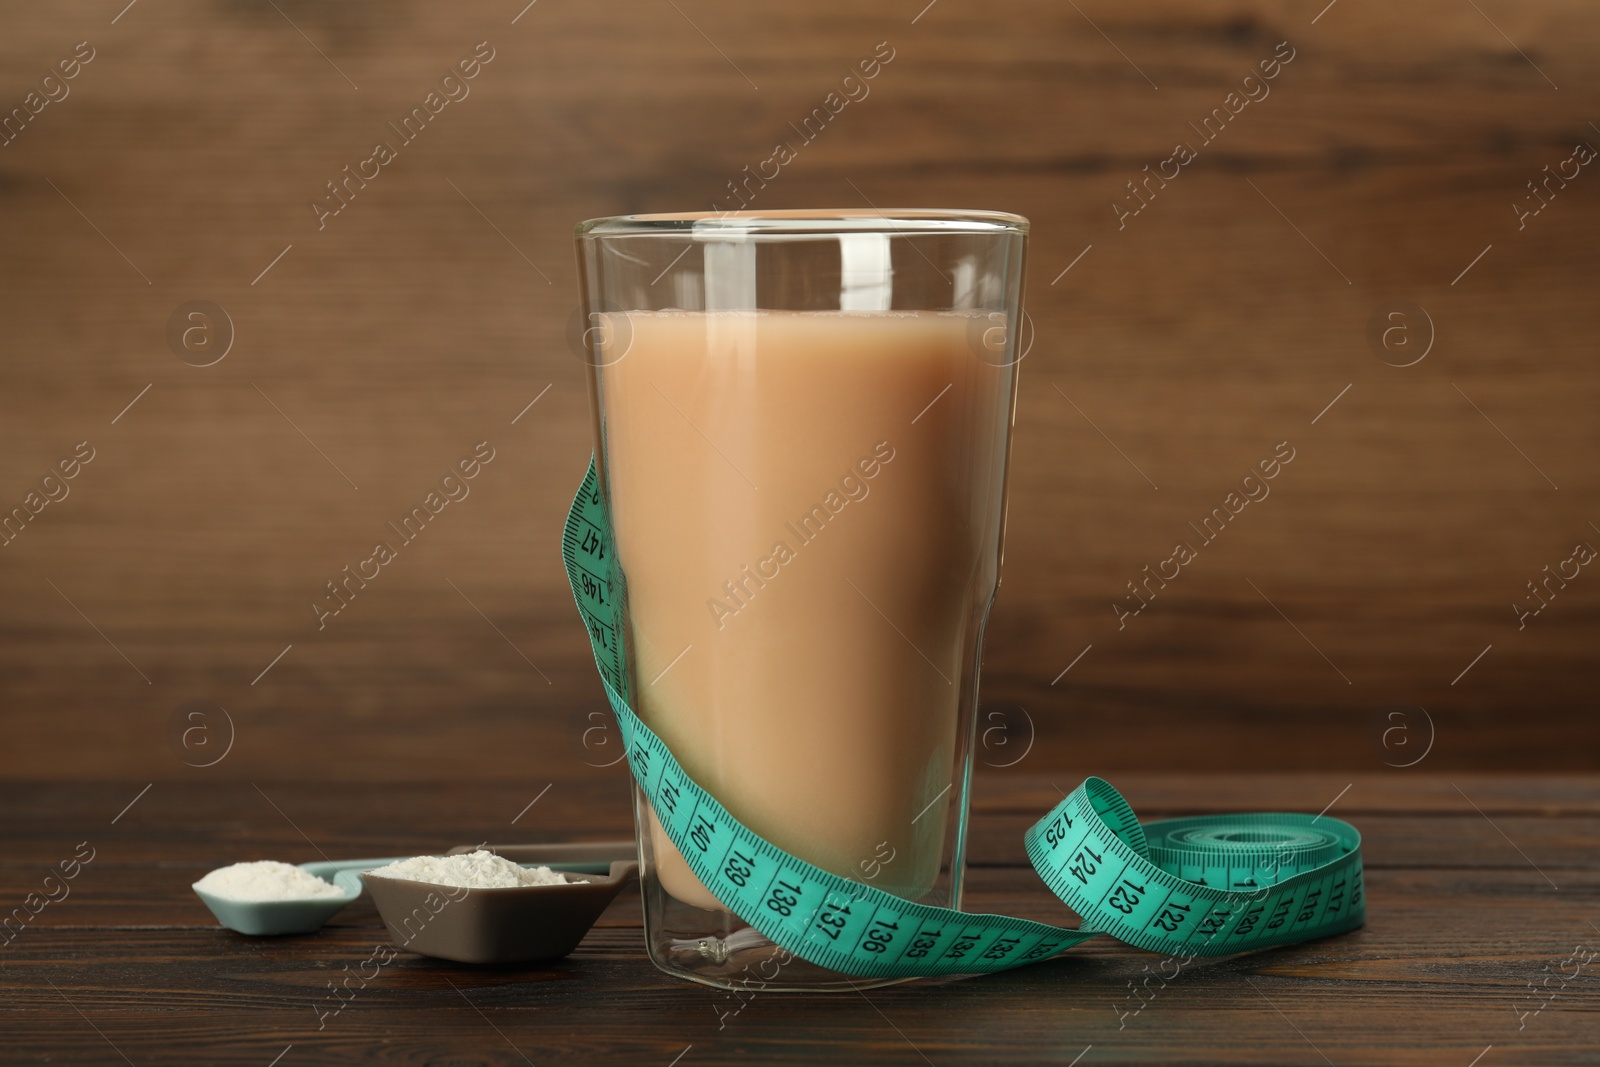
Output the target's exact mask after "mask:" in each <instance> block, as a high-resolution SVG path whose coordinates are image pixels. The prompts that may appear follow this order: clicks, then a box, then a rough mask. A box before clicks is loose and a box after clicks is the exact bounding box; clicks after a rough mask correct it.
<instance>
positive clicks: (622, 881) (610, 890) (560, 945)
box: [363, 841, 639, 963]
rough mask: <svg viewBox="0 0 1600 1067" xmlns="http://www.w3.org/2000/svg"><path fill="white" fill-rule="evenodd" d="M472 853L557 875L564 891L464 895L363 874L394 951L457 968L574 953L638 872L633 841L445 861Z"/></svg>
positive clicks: (525, 848)
mask: <svg viewBox="0 0 1600 1067" xmlns="http://www.w3.org/2000/svg"><path fill="white" fill-rule="evenodd" d="M478 848H485V849H488V850H489V851H490V852H493V853H495V854H496V855H499V856H503V857H505V858H506V859H508V860H512V861H513V862H516V863H520V864H523V865H524V866H532V865H537V866H544V867H549V868H551V869H552V870H555V871H559V872H561V873H563V874H564V875H565V876H566V878H567V884H565V885H533V886H508V887H504V888H494V889H464V888H461V887H459V886H443V885H435V884H433V883H430V882H417V881H412V880H410V879H405V878H388V877H384V876H383V875H375V874H372V873H371V868H367V870H366V873H365V874H364V875H363V878H364V880H365V881H366V885H367V889H368V891H369V892H371V894H372V899H373V902H374V903H375V904H377V906H378V914H379V915H380V916H382V918H383V924H384V926H386V927H388V930H389V936H390V937H391V938H392V939H393V941H394V943H395V945H396V946H397V947H399V948H403V949H406V950H407V951H410V952H416V953H419V954H421V955H424V956H435V957H438V958H439V959H446V960H454V961H456V962H458V963H523V962H531V961H536V960H553V959H559V958H560V957H562V956H565V955H567V954H568V953H569V952H571V951H572V950H573V949H575V948H577V947H578V942H580V941H582V940H583V938H584V935H585V934H587V933H588V932H589V930H590V928H591V927H593V926H594V924H595V920H597V919H599V918H600V915H601V913H602V912H604V911H605V910H606V907H607V906H608V905H609V904H610V903H611V902H612V900H614V899H616V896H617V894H618V893H619V892H621V890H622V887H623V886H624V885H627V884H628V883H630V882H632V881H633V879H634V878H635V876H636V875H637V874H638V871H639V865H638V863H637V862H636V860H635V856H636V855H637V850H636V848H635V846H634V843H633V842H632V841H601V842H589V843H584V844H576V845H463V846H461V847H458V848H453V849H451V850H450V851H449V852H448V853H446V855H451V856H454V855H459V854H461V853H464V852H472V851H475V850H476V849H478ZM575 878H582V879H584V880H583V881H581V882H578V881H574V880H573V879H575Z"/></svg>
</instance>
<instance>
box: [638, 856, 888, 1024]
mask: <svg viewBox="0 0 1600 1067" xmlns="http://www.w3.org/2000/svg"><path fill="white" fill-rule="evenodd" d="M644 891H645V893H646V894H647V895H648V896H650V897H654V899H653V900H648V901H647V904H646V908H645V915H646V921H645V943H646V946H647V948H648V949H649V953H650V962H651V963H654V964H655V965H656V966H657V967H658V968H659V969H660V970H662V971H663V972H665V973H667V974H670V975H672V976H673V977H675V978H685V979H688V980H689V981H691V982H698V983H700V984H701V985H707V986H711V987H712V988H713V989H724V990H728V991H730V992H732V993H733V994H734V997H735V998H736V1000H738V1001H739V1002H740V1003H742V1002H743V1001H745V1000H748V999H749V998H750V997H751V996H753V995H755V994H756V993H779V992H783V993H798V992H807V991H822V992H828V991H835V992H837V991H843V992H850V991H852V990H862V989H878V988H880V987H882V986H890V985H901V984H904V983H906V982H915V981H918V980H919V979H915V978H853V977H851V976H849V975H846V974H841V973H840V972H838V971H834V970H830V969H828V968H826V967H818V966H817V965H816V964H814V963H807V962H806V961H805V960H803V959H801V958H800V957H799V956H796V955H794V954H792V953H790V952H789V951H788V950H787V949H784V948H782V947H781V946H779V945H775V944H773V943H772V942H771V941H769V940H767V938H766V937H765V936H764V935H763V934H762V933H761V932H760V931H758V930H756V929H755V928H754V927H752V926H749V925H747V924H746V923H745V921H744V920H743V919H741V918H739V917H738V916H737V915H734V914H732V913H730V912H727V911H721V910H718V911H708V910H706V909H704V908H696V907H693V906H691V905H689V904H685V903H683V902H682V901H680V900H677V899H676V898H674V897H672V896H670V895H669V894H668V893H667V892H666V891H665V890H663V889H662V888H661V884H660V883H659V882H657V881H656V880H655V879H654V878H653V877H652V878H647V879H646V884H645V886H644ZM652 919H654V920H655V921H654V922H652V921H651V920H652ZM732 1004H733V1002H732V1001H730V1005H732Z"/></svg>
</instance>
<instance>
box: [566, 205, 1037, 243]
mask: <svg viewBox="0 0 1600 1067" xmlns="http://www.w3.org/2000/svg"><path fill="white" fill-rule="evenodd" d="M1027 232H1028V220H1027V219H1026V218H1023V217H1022V216H1021V215H1013V214H1010V213H1008V212H1004V211H965V210H953V209H945V208H892V209H890V210H888V211H879V210H876V209H858V208H842V209H825V208H814V209H789V210H781V211H776V210H775V211H687V212H665V213H653V214H642V215H611V216H608V217H606V218H598V219H588V220H586V221H584V222H581V223H579V224H578V227H577V231H576V234H575V236H576V237H578V238H580V239H581V238H590V237H641V236H652V235H654V236H674V235H675V236H678V237H688V236H693V237H717V236H725V237H739V236H744V235H752V236H761V235H773V236H785V235H795V236H813V237H815V236H825V235H828V234H835V233H885V234H941V233H958V234H997V235H998V234H1026V233H1027Z"/></svg>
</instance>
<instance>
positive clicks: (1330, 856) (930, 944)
mask: <svg viewBox="0 0 1600 1067" xmlns="http://www.w3.org/2000/svg"><path fill="white" fill-rule="evenodd" d="M561 549H562V552H561V554H562V558H563V560H564V561H565V563H566V567H567V578H568V580H569V581H570V582H571V583H572V595H573V598H574V599H575V600H576V601H577V604H578V611H579V612H580V613H581V614H582V616H583V619H584V624H585V625H586V627H587V628H588V631H589V641H590V644H591V645H592V646H593V649H594V659H595V663H596V665H598V666H599V668H600V677H601V680H602V681H603V682H604V684H605V688H606V696H607V697H608V698H609V699H610V701H611V708H612V710H613V711H615V712H616V715H617V722H618V724H619V726H620V727H621V730H622V735H623V743H624V744H625V746H626V751H627V756H628V766H629V768H630V769H631V770H632V771H633V777H634V779H635V780H636V781H637V782H638V783H639V787H640V788H641V789H642V790H643V791H644V795H645V796H646V797H647V798H648V799H649V801H650V806H651V807H652V808H653V809H654V810H655V813H656V816H657V818H658V819H659V820H660V822H661V825H662V828H663V829H664V830H665V831H666V835H667V838H668V840H670V841H671V842H672V843H673V845H674V846H676V847H677V849H678V851H679V852H681V853H682V854H683V857H684V859H685V860H686V861H687V862H688V864H689V869H690V870H691V871H693V872H694V874H695V877H697V878H699V879H700V881H701V882H702V883H703V884H704V885H705V886H706V888H707V889H709V890H710V891H711V892H712V893H713V894H714V895H715V896H716V898H717V899H718V900H720V901H721V902H722V903H723V904H724V905H726V906H727V908H728V909H729V910H730V911H732V912H733V913H734V914H735V915H737V916H739V918H740V919H742V920H744V921H745V922H746V923H748V924H749V925H751V926H753V927H754V928H755V929H756V930H758V931H760V932H761V933H762V934H763V935H764V936H766V937H767V939H768V940H770V941H772V942H773V943H775V944H777V945H779V946H781V947H782V948H783V949H785V950H786V951H788V952H790V953H791V954H793V955H796V956H799V957H800V958H801V959H803V960H806V961H808V962H810V963H814V964H817V965H818V966H821V967H827V968H830V969H832V970H835V971H839V972H842V973H844V974H848V975H854V976H857V977H862V978H910V977H918V976H928V975H943V974H981V973H987V972H991V971H1003V970H1008V969H1009V968H1012V967H1016V966H1019V965H1021V964H1025V963H1033V962H1036V961H1038V960H1042V959H1047V958H1049V957H1051V956H1054V955H1055V954H1056V953H1057V952H1060V951H1061V950H1063V949H1067V948H1071V947H1072V946H1074V945H1077V944H1080V943H1082V942H1084V941H1087V940H1088V939H1089V938H1091V937H1095V936H1096V935H1098V934H1109V935H1110V936H1112V937H1115V938H1116V939H1117V940H1119V941H1123V942H1126V943H1127V944H1130V945H1137V946H1138V947H1139V948H1143V949H1148V950H1150V951H1151V952H1161V953H1167V954H1169V955H1179V954H1182V955H1186V956H1222V955H1229V954H1232V953H1236V952H1248V951H1250V950H1252V949H1260V948H1266V947H1268V946H1270V945H1284V944H1289V943H1292V942H1296V941H1306V940H1310V939H1311V938H1315V937H1326V936H1328V935H1330V934H1339V933H1344V932H1345V931H1347V930H1353V929H1355V928H1356V927H1358V926H1360V925H1361V924H1362V922H1363V921H1365V918H1366V906H1365V904H1364V903H1363V901H1362V892H1361V835H1360V834H1359V833H1357V832H1356V829H1355V827H1353V826H1351V825H1350V824H1349V823H1346V822H1343V821H1341V820H1339V819H1333V818H1328V817H1325V816H1315V817H1313V816H1308V815H1296V814H1262V815H1223V816H1211V817H1203V818H1189V819H1165V820H1161V821H1159V822H1152V823H1148V824H1146V825H1144V826H1141V825H1140V824H1139V820H1138V819H1137V818H1136V817H1135V816H1134V814H1133V809H1132V808H1130V807H1129V806H1128V802H1127V801H1126V800H1124V799H1123V798H1122V794H1120V793H1118V792H1117V791H1116V790H1115V789H1114V788H1112V786H1111V784H1110V783H1109V782H1106V781H1104V780H1103V779H1100V778H1088V779H1085V780H1084V782H1083V784H1082V785H1080V786H1078V788H1076V789H1074V790H1073V791H1072V793H1071V794H1070V795H1068V796H1067V797H1066V799H1064V800H1063V801H1061V803H1060V804H1057V805H1056V806H1055V808H1054V809H1052V810H1051V811H1050V813H1049V814H1048V815H1046V816H1045V817H1044V818H1042V819H1040V820H1039V821H1038V822H1037V823H1035V824H1034V825H1033V826H1032V827H1030V828H1029V830H1028V832H1027V834H1026V835H1024V837H1023V844H1024V846H1025V848H1026V849H1027V853H1028V859H1029V860H1030V861H1031V862H1032V863H1033V866H1034V869H1035V870H1036V871H1038V873H1039V876H1040V877H1041V878H1043V879H1044V881H1045V884H1046V885H1048V886H1049V887H1050V889H1051V891H1052V892H1054V893H1055V894H1056V896H1058V897H1060V898H1061V900H1062V901H1064V902H1065V903H1066V905H1067V906H1068V907H1070V908H1071V909H1072V910H1073V911H1074V912H1076V913H1077V914H1078V916H1079V918H1080V919H1081V920H1082V926H1081V927H1080V928H1079V929H1076V930H1072V929H1067V928H1063V927H1057V926H1049V925H1046V924H1045V923H1037V922H1031V921H1029V920H1027V919H1014V918H1010V917H1008V916H1005V915H978V914H973V913H970V912H961V911H955V910H952V909H950V908H941V907H934V906H932V905H927V904H917V903H914V902H912V901H908V900H903V899H901V898H900V897H897V896H894V895H892V894H890V893H886V892H884V891H883V890H881V889H877V888H875V887H873V886H870V885H867V884H865V883H863V882H860V881H856V880H854V879H851V878H846V877H843V876H840V875H836V874H831V873H829V872H828V871H825V870H823V869H821V868H820V867H816V866H814V865H812V864H810V863H807V862H805V861H804V860H802V859H799V858H797V857H795V856H793V855H790V854H789V853H788V852H785V851H784V850H783V849H781V848H778V847H777V846H776V845H774V844H772V843H771V842H769V841H766V840H765V839H763V838H762V837H761V836H760V835H758V834H756V833H755V832H753V831H752V830H750V829H748V828H747V827H745V826H744V825H743V824H742V823H740V822H739V820H737V819H735V818H734V817H733V816H732V815H730V814H729V813H728V810H727V809H726V808H724V807H723V806H722V805H721V804H719V803H717V800H716V798H715V797H713V796H712V795H711V794H710V793H707V792H706V791H705V790H704V789H702V788H701V787H700V786H699V785H697V784H696V783H695V782H694V781H693V780H692V779H691V778H690V777H689V776H688V775H687V774H685V773H684V771H683V768H682V767H680V766H679V765H678V761H677V760H676V759H674V758H673V755H672V752H671V751H670V750H669V749H668V748H667V746H666V744H665V743H664V742H663V741H662V740H661V739H660V738H659V737H657V736H656V735H655V734H654V733H652V732H651V730H650V728H649V727H647V726H646V725H645V724H644V723H643V722H642V721H641V720H640V719H639V717H638V716H637V715H636V714H634V711H633V708H632V707H631V706H630V705H629V701H628V693H629V692H630V681H629V677H628V670H627V658H626V649H625V634H624V632H623V622H622V619H623V614H622V611H621V600H622V597H623V595H624V594H623V583H622V580H621V575H620V572H619V571H618V569H617V566H616V558H615V551H614V545H613V541H612V537H611V528H610V522H609V520H608V518H607V516H606V509H605V502H604V498H603V496H602V494H601V492H600V483H599V477H598V475H597V473H596V471H595V465H594V461H593V460H592V459H591V461H590V463H589V473H588V475H587V476H586V477H585V478H584V480H583V485H582V486H581V487H580V488H579V490H578V495H577V497H576V498H575V499H574V500H573V502H572V510H571V511H570V512H568V514H567V524H566V528H565V530H564V531H563V534H562V539H561Z"/></svg>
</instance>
